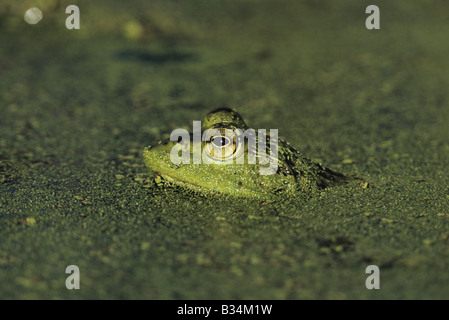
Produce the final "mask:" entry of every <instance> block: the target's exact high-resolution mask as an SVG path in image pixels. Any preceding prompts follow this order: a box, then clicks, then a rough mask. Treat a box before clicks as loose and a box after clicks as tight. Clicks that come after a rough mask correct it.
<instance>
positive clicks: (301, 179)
mask: <svg viewBox="0 0 449 320" xmlns="http://www.w3.org/2000/svg"><path fill="white" fill-rule="evenodd" d="M211 127H219V128H229V129H235V128H240V129H242V131H245V130H246V129H248V126H247V125H246V123H245V122H244V121H243V119H242V117H241V116H240V115H239V114H238V113H237V112H236V111H235V110H231V109H218V110H215V111H212V112H210V113H208V114H207V115H206V116H205V117H204V119H203V121H202V131H204V130H206V129H208V128H211ZM268 131H269V130H267V132H268ZM267 140H269V137H268V138H267ZM206 143H208V142H205V141H199V142H195V141H193V139H192V137H191V138H190V141H187V142H186V141H184V140H182V141H181V142H180V144H181V145H182V144H184V147H186V144H190V163H189V164H182V163H181V164H174V163H172V161H171V159H170V152H171V150H172V148H174V147H175V146H177V145H178V142H177V141H169V140H165V141H161V142H159V144H158V145H156V146H154V147H151V146H150V147H147V148H145V149H144V152H143V156H144V161H145V164H146V166H147V167H149V168H150V169H151V170H152V171H153V172H154V173H155V177H156V178H157V180H158V181H160V180H161V178H163V179H164V181H166V182H169V183H172V184H175V185H178V186H181V187H185V188H189V189H192V190H195V191H199V192H201V193H208V194H210V193H218V194H223V195H230V196H234V197H242V198H255V199H261V200H270V199H279V198H280V197H281V198H282V197H291V196H300V197H303V196H304V197H306V196H310V195H311V194H313V193H314V192H316V191H319V190H321V189H324V188H327V187H330V186H335V185H339V184H342V183H345V182H346V181H347V180H348V178H347V177H346V176H345V175H343V174H340V173H337V172H334V171H332V170H330V169H328V168H325V167H324V166H322V165H321V164H319V163H314V162H312V161H311V160H309V159H308V158H306V157H304V156H303V155H302V154H301V153H300V152H299V151H297V150H296V149H294V148H293V147H292V146H291V145H290V144H289V143H287V142H286V141H285V140H284V139H282V138H279V139H278V169H277V171H276V173H274V174H271V175H262V174H261V173H260V172H261V171H260V169H261V167H262V166H264V167H266V166H267V165H266V164H265V165H263V164H259V163H258V161H257V162H256V163H254V164H249V163H248V161H246V160H245V162H244V164H237V163H233V164H216V163H210V164H208V163H204V162H203V163H201V164H193V163H192V162H193V161H192V159H193V150H195V148H199V147H201V150H202V151H204V148H205V146H206ZM195 144H196V146H194V145H195ZM244 145H245V146H246V147H245V149H244V151H243V152H242V153H241V155H240V156H244V157H245V159H248V158H247V157H248V153H250V152H251V149H250V148H249V147H248V146H247V142H245V144H244ZM178 147H179V145H178ZM269 147H270V145H269V143H268V142H267V150H266V153H262V154H269V151H270V150H269ZM253 151H254V150H253ZM257 151H258V152H260V151H259V150H257ZM234 160H235V159H234Z"/></svg>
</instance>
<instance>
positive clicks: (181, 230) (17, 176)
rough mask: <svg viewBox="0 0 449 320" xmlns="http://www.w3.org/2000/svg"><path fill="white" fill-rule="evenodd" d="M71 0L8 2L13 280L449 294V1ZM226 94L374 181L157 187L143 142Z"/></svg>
mask: <svg viewBox="0 0 449 320" xmlns="http://www.w3.org/2000/svg"><path fill="white" fill-rule="evenodd" d="M68 4H69V3H68V2H67V1H65V2H64V1H61V3H59V2H58V1H20V2H18V1H12V0H11V1H2V4H1V5H0V298H3V299H36V298H45V299H48V298H50V299H54V298H57V299H58V298H59V299H67V298H69V299H71V298H73V299H80V298H82V299H86V298H88V299H97V298H98V299H117V298H119V299H131V298H135V299H179V298H182V299H231V298H232V299H317V298H318V299H404V298H405V299H430V298H436V299H447V297H448V293H449V286H448V280H449V273H448V272H447V271H448V267H449V259H448V254H449V187H448V182H449V176H448V162H449V161H448V156H449V144H448V141H447V139H448V136H449V126H448V121H449V111H448V110H449V108H448V101H449V92H448V89H447V88H449V77H448V71H449V59H448V57H449V42H448V40H447V39H448V38H447V35H448V34H449V20H448V14H447V13H448V12H449V4H448V3H447V1H443V0H432V1H413V3H411V2H410V1H394V3H392V1H375V2H373V1H330V0H329V1H293V0H292V1H255V0H245V1H218V0H213V1H210V0H207V1H206V0H201V1H167V0H157V1H156V0H154V1H126V2H122V1H89V2H87V1H85V2H82V1H72V2H70V4H78V6H79V8H80V11H81V29H80V30H70V31H69V30H67V29H66V28H65V19H66V17H67V16H68V15H67V14H66V13H65V6H66V5H68ZM370 4H376V5H378V6H379V7H380V12H381V28H380V30H371V31H370V30H367V29H366V28H365V19H366V17H367V16H368V15H367V14H365V8H366V7H367V6H368V5H370ZM32 6H37V7H40V8H41V10H42V11H43V13H44V18H43V20H42V21H41V22H40V23H39V24H37V25H28V24H27V23H26V22H25V21H24V20H23V14H24V13H25V11H26V10H27V9H28V8H29V7H32ZM133 30H134V31H133ZM217 107H233V108H236V109H237V110H238V111H239V112H240V113H241V114H242V116H243V117H244V119H245V120H246V122H247V123H248V124H249V126H250V127H254V128H278V129H279V134H280V135H282V136H284V137H286V139H287V140H288V141H290V143H291V144H292V145H294V146H295V147H297V148H298V149H299V150H301V151H302V152H303V153H304V154H306V155H308V156H309V157H311V158H313V159H317V160H320V161H321V162H323V163H324V164H326V165H327V166H330V167H331V168H333V169H336V170H339V171H342V172H344V173H347V174H356V175H358V176H361V177H363V179H364V180H365V181H368V182H369V188H361V187H360V186H359V184H358V183H356V182H354V183H351V184H349V185H347V186H344V187H336V188H332V189H329V190H327V191H325V192H323V193H322V194H321V195H319V196H317V197H314V198H312V199H309V200H307V201H305V202H304V203H298V202H295V201H292V200H289V199H285V201H283V202H275V203H260V202H252V201H240V200H239V201H235V200H234V201H233V200H232V199H231V200H229V199H222V198H220V197H204V196H198V195H192V194H190V193H188V192H184V191H182V190H179V189H176V188H172V189H161V188H159V187H157V186H155V185H154V182H153V180H152V176H153V174H152V173H151V172H150V171H149V170H147V169H146V168H145V166H144V164H143V159H142V156H141V153H142V150H143V148H144V147H145V146H147V145H150V144H155V143H157V141H158V140H159V139H161V138H165V137H167V136H168V135H169V134H170V132H171V131H172V130H173V129H175V128H180V127H181V128H187V129H191V126H192V120H200V119H201V118H202V116H203V115H204V114H205V113H207V112H209V111H211V110H213V109H215V108H217ZM72 264H74V265H77V266H79V268H80V271H81V289H80V290H67V289H66V287H65V279H66V277H67V276H68V275H67V274H65V268H66V267H67V266H68V265H72ZM371 264H374V265H377V266H379V267H380V278H381V284H380V286H381V289H380V290H367V289H366V287H365V279H366V277H367V276H368V275H367V274H365V268H366V267H367V266H368V265H371Z"/></svg>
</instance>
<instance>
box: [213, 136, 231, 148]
mask: <svg viewBox="0 0 449 320" xmlns="http://www.w3.org/2000/svg"><path fill="white" fill-rule="evenodd" d="M211 142H212V143H213V144H214V145H215V146H217V147H224V146H226V145H228V144H229V139H228V138H226V137H214V138H213V139H212V141H211Z"/></svg>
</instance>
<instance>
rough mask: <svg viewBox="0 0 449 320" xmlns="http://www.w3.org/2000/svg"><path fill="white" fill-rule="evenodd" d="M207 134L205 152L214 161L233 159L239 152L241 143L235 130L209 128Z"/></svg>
mask: <svg viewBox="0 0 449 320" xmlns="http://www.w3.org/2000/svg"><path fill="white" fill-rule="evenodd" d="M207 134H208V139H206V143H205V148H204V152H205V154H206V155H207V156H208V157H209V158H211V159H212V160H214V162H221V161H225V160H229V159H233V157H235V156H236V155H237V154H238V153H239V152H238V151H239V150H240V149H241V147H240V145H241V143H240V139H239V137H238V134H236V132H234V130H232V129H228V128H213V129H209V130H208V132H207Z"/></svg>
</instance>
